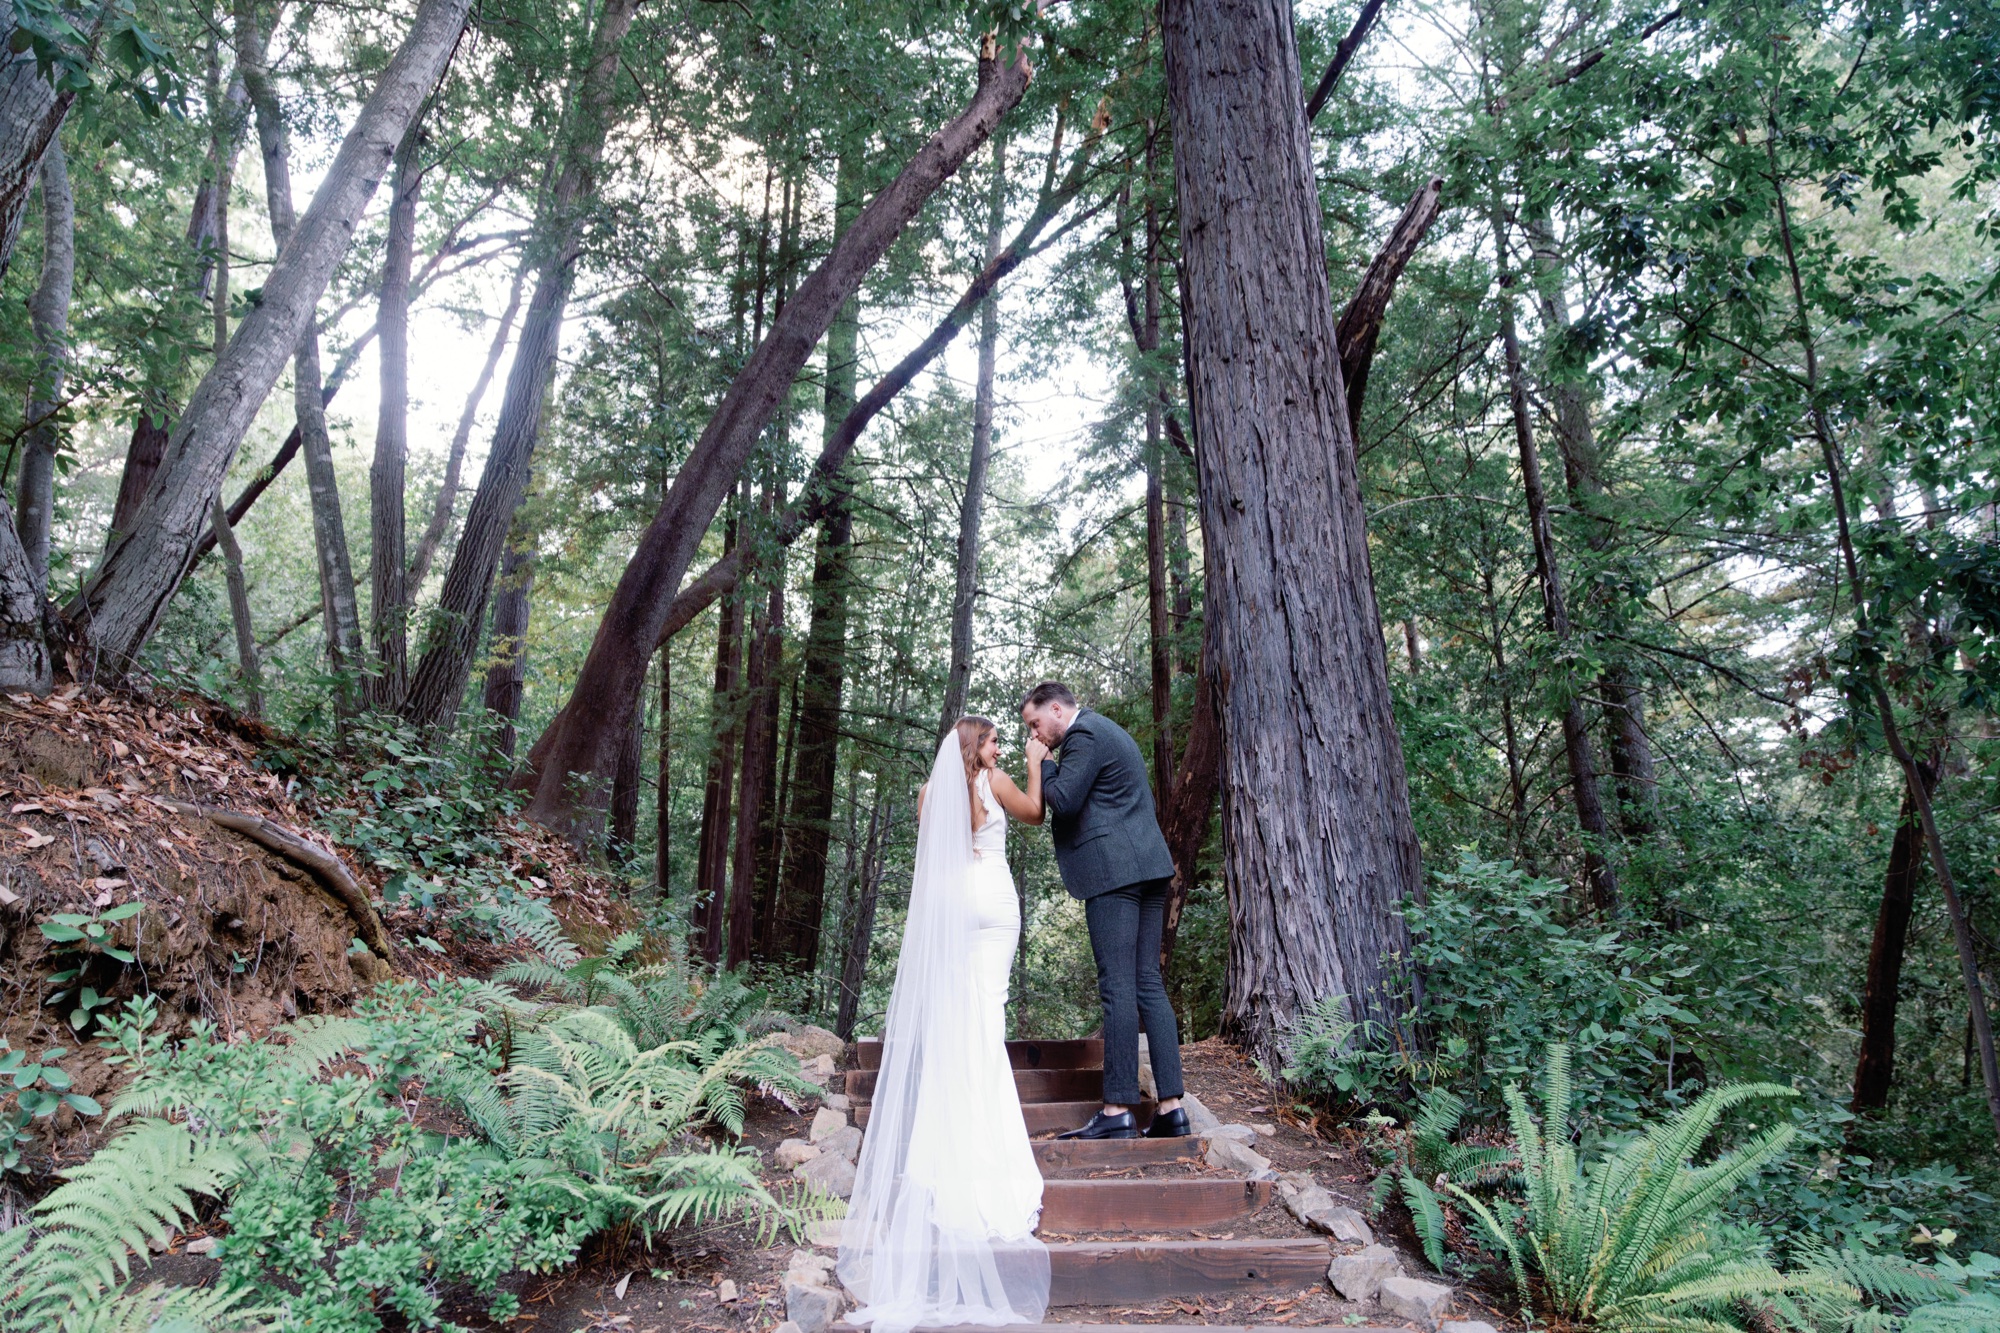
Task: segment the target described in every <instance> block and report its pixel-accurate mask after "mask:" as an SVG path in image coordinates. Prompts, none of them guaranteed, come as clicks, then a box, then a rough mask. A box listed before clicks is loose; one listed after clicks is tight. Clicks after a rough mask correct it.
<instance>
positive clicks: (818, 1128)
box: [806, 1106, 847, 1143]
mask: <svg viewBox="0 0 2000 1333" xmlns="http://www.w3.org/2000/svg"><path fill="white" fill-rule="evenodd" d="M846 1127H847V1117H846V1116H844V1115H842V1114H841V1113H840V1112H838V1111H835V1110H833V1109H831V1108H830V1107H825V1106H822V1107H820V1108H819V1110H817V1111H815V1112H814V1113H813V1122H812V1128H811V1129H809V1130H807V1131H806V1137H807V1138H808V1139H810V1140H812V1141H813V1142H814V1143H818V1142H819V1141H820V1140H821V1139H823V1138H825V1137H826V1136H827V1135H829V1134H831V1133H833V1132H834V1131H835V1130H839V1129H845V1128H846Z"/></svg>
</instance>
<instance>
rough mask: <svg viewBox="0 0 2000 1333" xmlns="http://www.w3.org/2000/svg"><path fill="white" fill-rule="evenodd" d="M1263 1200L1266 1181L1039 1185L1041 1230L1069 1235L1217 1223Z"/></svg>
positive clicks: (1243, 1214) (1253, 1209) (1260, 1204)
mask: <svg viewBox="0 0 2000 1333" xmlns="http://www.w3.org/2000/svg"><path fill="white" fill-rule="evenodd" d="M1156 1141H1157V1140H1156ZM1139 1142H1141V1143H1144V1142H1146V1140H1144V1139H1140V1140H1139ZM1269 1202H1271V1182H1270V1181H1268V1180H1051V1181H1048V1182H1047V1183H1045V1184H1044V1185H1043V1186H1042V1225H1041V1230H1042V1231H1044V1232H1050V1231H1053V1232H1056V1233H1059V1234H1074V1233H1076V1232H1096V1231H1175V1230H1179V1229H1181V1228H1188V1227H1218V1226H1223V1225H1226V1224H1227V1223H1229V1222H1233V1221H1235V1220H1236V1219H1237V1218H1239V1217H1247V1216H1249V1215H1250V1214H1251V1213H1254V1212H1256V1211H1257V1210H1258V1209H1260V1208H1262V1207H1263V1206H1264V1205H1265V1204H1267V1203H1269Z"/></svg>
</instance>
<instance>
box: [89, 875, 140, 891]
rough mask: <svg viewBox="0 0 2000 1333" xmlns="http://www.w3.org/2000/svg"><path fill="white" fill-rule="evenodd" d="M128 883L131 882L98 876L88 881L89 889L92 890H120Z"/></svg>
mask: <svg viewBox="0 0 2000 1333" xmlns="http://www.w3.org/2000/svg"><path fill="white" fill-rule="evenodd" d="M130 882H131V881H130V880H123V879H112V878H110V877H108V876H99V877H98V878H96V879H93V880H92V881H90V887H91V888H93V889H122V888H124V887H125V886H126V885H127V884H128V883H130Z"/></svg>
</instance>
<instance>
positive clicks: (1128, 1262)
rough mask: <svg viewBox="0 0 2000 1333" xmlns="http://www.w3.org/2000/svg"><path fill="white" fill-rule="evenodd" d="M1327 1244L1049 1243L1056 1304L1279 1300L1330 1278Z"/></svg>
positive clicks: (1052, 1302) (1052, 1294)
mask: <svg viewBox="0 0 2000 1333" xmlns="http://www.w3.org/2000/svg"><path fill="white" fill-rule="evenodd" d="M1331 1261H1332V1251H1331V1250H1330V1249H1329V1248H1328V1246H1327V1243H1326V1242H1325V1241H1323V1240H1139V1241H1074V1242H1064V1243H1058V1244H1053V1245H1050V1246H1049V1278H1050V1290H1049V1304H1050V1305H1129V1304H1140V1303H1143V1304H1148V1305H1150V1304H1152V1303H1154V1302H1156V1301H1158V1300H1160V1299H1161V1298H1162V1297H1166V1296H1213V1295H1221V1294H1224V1293H1228V1292H1238V1291H1240V1292H1246V1293H1252V1292H1254V1293H1255V1294H1257V1295H1259V1296H1277V1295H1282V1294H1283V1293H1285V1292H1289V1291H1303V1290H1305V1289H1306V1288H1308V1287H1315V1286H1318V1285H1319V1284H1320V1283H1322V1282H1324V1281H1326V1267H1327V1264H1328V1263H1330V1262H1331Z"/></svg>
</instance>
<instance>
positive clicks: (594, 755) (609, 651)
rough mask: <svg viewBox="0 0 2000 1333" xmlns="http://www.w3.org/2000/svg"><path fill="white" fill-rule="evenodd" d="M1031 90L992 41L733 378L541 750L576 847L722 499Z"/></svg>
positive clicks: (551, 797) (542, 786) (552, 809)
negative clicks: (617, 729) (941, 116)
mask: <svg viewBox="0 0 2000 1333" xmlns="http://www.w3.org/2000/svg"><path fill="white" fill-rule="evenodd" d="M990 41H991V39H990V38H989V43H990ZM1027 84H1028V64H1027V59H1026V57H1025V55H1024V56H1022V57H1020V58H1019V59H1017V60H1016V61H1015V62H1013V63H1012V64H1010V65H1003V64H1002V63H1001V62H1000V60H999V59H998V56H997V51H996V50H995V49H993V48H992V47H991V46H990V45H989V48H988V49H987V50H984V51H982V52H981V59H980V62H979V87H978V91H977V92H976V93H975V94H974V96H973V98H972V102H971V104H970V105H969V106H967V108H966V109H965V110H964V111H963V112H962V113H960V114H959V115H958V116H957V117H956V118H954V119H953V120H952V121H951V123H950V124H948V125H947V126H945V127H944V128H943V129H942V130H940V131H938V133H937V134H935V135H933V136H932V137H931V139H930V141H929V142H928V143H926V144H925V145H924V146H923V147H922V148H921V149H919V150H918V151H917V153H916V155H915V156H914V157H913V158H912V159H911V160H910V162H909V163H908V164H907V165H905V167H904V168H903V170H902V172H901V173H900V174H899V175H898V176H897V177H896V179H895V180H894V181H893V182H892V183H891V184H890V185H889V186H888V187H887V188H885V189H883V190H882V191H881V192H880V193H878V194H877V195H876V196H875V197H874V198H873V199H871V200H869V201H868V203H867V205H866V206H865V207H863V208H862V210H861V212H860V214H859V216H857V217H856V218H855V221H854V225H853V226H851V227H849V228H848V229H847V231H846V232H844V233H843V234H842V235H841V237H840V239H839V240H837V241H836V242H834V245H833V249H832V252H831V253H830V254H828V255H827V257H826V259H825V260H824V261H822V262H821V264H820V265H819V267H818V268H816V269H815V270H814V271H813V272H812V274H811V275H810V276H809V277H807V278H806V280H805V281H804V282H803V283H802V284H801V285H800V287H799V289H798V292H797V294H796V295H795V296H793V297H792V299H791V300H790V301H789V302H787V303H786V305H785V309H784V311H783V312H782V313H781V314H779V316H778V317H777V319H776V320H775V321H774V322H773V324H772V328H771V332H770V335H769V336H768V337H766V338H765V339H763V340H762V341H761V342H760V343H759V344H758V346H757V349H756V350H755V351H754V352H752V353H751V355H750V359H749V360H748V362H746V363H745V365H744V367H743V369H742V371H741V372H739V373H738V374H737V376H736V378H735V380H734V381H733V382H732V383H731V385H730V387H729V391H728V393H727V394H725V395H724V397H723V400H722V403H721V405H720V406H719V407H718V408H717V409H716V411H715V414H714V415H713V416H712V417H710V419H709V422H708V425H707V426H706V427H705V428H704V429H703V431H702V434H701V438H700V439H699V440H698V441H697V442H696V443H695V447H694V449H693V451H692V452H691V453H690V455H689V457H688V461H687V462H686V464H685V465H684V466H683V467H682V468H681V471H680V473H679V475H678V476H677V477H676V478H675V479H674V484H673V486H672V488H671V489H669V490H668V492H667V495H666V497H665V498H664V500H662V502H661V505H660V510H659V513H658V514H657V515H655V516H654V519H653V522H652V523H651V525H650V526H648V528H647V529H646V532H645V533H644V535H643V536H642V537H641V538H640V540H639V547H638V550H637V551H636V552H634V554H633V556H632V560H631V562H630V563H629V564H628V565H627V566H626V568H625V573H624V575H623V576H622V577H621V578H620V579H619V581H618V587H617V590H616V591H615V592H614V593H613V594H612V597H611V603H610V605H609V607H607V608H606V610H605V614H604V619H603V620H602V621H601V622H600V623H599V625H598V628H597V637H596V638H595V640H593V642H592V643H591V647H590V653H589V655H588V656H587V657H586V658H585V659H584V663H583V668H582V670H581V671H580V672H579V673H578V675H577V680H576V686H575V689H574V690H573V691H572V698H575V699H587V700H590V701H591V704H592V707H591V708H590V709H589V710H584V709H578V708H566V709H564V711H563V713H562V714H561V716H560V718H559V719H558V720H557V722H556V723H555V724H553V725H552V727H551V730H553V731H556V732H557V734H556V735H555V736H554V738H553V740H552V742H551V744H550V745H549V746H548V747H547V748H546V750H545V751H544V755H543V758H542V761H541V763H540V765H539V774H538V783H537V787H536V791H535V799H534V802H533V803H532V805H531V806H530V807H529V810H530V813H531V814H532V815H533V817H534V818H535V819H537V820H539V821H540V822H541V823H543V824H544V825H546V826H549V827H552V828H556V829H558V830H560V831H561V832H563V833H564V834H566V835H567V836H568V837H570V838H571V839H572V840H573V841H576V842H578V843H582V844H587V843H588V842H589V841H590V840H591V833H592V831H593V830H594V829H595V827H596V826H597V821H598V819H599V818H600V816H599V814H598V811H600V810H601V809H602V802H603V799H604V795H605V789H606V787H607V786H608V783H607V782H606V779H607V778H608V776H609V771H610V768H611V766H612V763H613V762H614V761H615V758H616V754H615V748H614V746H613V744H612V742H613V740H614V739H615V738H614V736H613V735H612V734H611V733H610V732H608V731H607V730H606V728H605V726H604V718H603V710H610V711H611V712H613V713H618V712H621V711H622V710H623V709H624V708H626V707H628V706H629V705H630V701H631V698H632V696H633V694H634V693H635V692H637V691H638V690H639V689H640V687H641V686H642V685H643V683H644V676H645V665H646V662H647V660H648V659H649V658H650V657H651V656H652V654H653V650H654V648H655V647H657V646H658V644H659V641H660V631H661V629H662V627H663V626H664V625H665V623H666V619H667V613H668V611H669V610H670V608H671V606H672V604H673V600H674V594H675V592H676V591H677V590H678V589H679V586H680V581H681V579H682V577H683V576H685V575H686V573H687V568H688V564H689V562H690V561H691V560H692V559H693V558H694V554H695V552H696V550H698V549H699V546H700V543H701V539H702V535H703V534H704V533H705V532H706V531H707V529H708V525H709V522H710V521H711V520H712V519H713V518H714V517H715V512H716V510H717V508H718V507H719V506H720V505H721V503H722V500H723V497H724V496H725V495H726V494H727V493H728V491H729V487H730V486H731V484H732V483H733V481H734V479H735V478H736V476H737V475H738V474H739V473H740V472H741V471H742V470H743V464H744V462H745V461H746V460H747V459H748V458H749V456H750V451H751V449H752V448H754V447H755V445H756V443H757V440H758V438H759V437H760V436H761V435H762V434H763V431H764V427H765V426H766V425H767V424H768V423H769V422H770V420H771V417H772V416H773V414H774V413H776V411H777V410H778V407H779V405H780V404H781V403H782V402H783V401H784V399H785V397H786V396H787V395H788V394H789V393H790V392H791V386H792V382H793V380H794V379H796V378H797V375H798V372H799V368H800V367H801V366H802V365H804V364H805V361H806V358H807V357H809V356H810V355H811V354H812V349H813V348H814V346H816V345H817V344H818V342H819V340H820V337H821V335H822V334H824V333H825V332H826V330H827V328H828V326H829V325H830V324H832V322H833V318H834V316H835V315H836V314H837V313H839V310H840V307H841V306H842V305H844V304H845V303H846V301H847V299H848V298H849V297H850V296H852V295H853V294H854V292H855V291H856V289H857V288H859V286H860V285H861V280H862V279H863V278H864V277H865V276H866V275H867V273H868V271H869V269H871V268H873V267H874V265H875V261H876V260H877V259H879V258H881V256H882V255H883V253H884V252H886V251H887V250H888V248H889V246H890V244H891V243H892V242H893V241H894V240H895V239H896V237H897V236H898V235H900V234H901V233H902V230H903V228H904V227H905V225H907V224H908V222H909V221H910V219H911V218H913V217H914V216H915V215H916V213H917V211H918V210H919V209H920V208H921V207H922V206H923V204H924V202H925V201H926V200H927V199H929V198H930V196H931V195H932V194H933V193H934V192H935V191H936V190H937V188H938V187H939V186H940V185H942V184H943V183H944V181H945V180H946V179H947V178H948V177H950V175H951V174H952V173H953V172H954V171H956V170H957V169H958V166H959V164H960V163H962V162H963V161H964V160H965V159H966V157H967V156H969V155H970V154H971V153H972V152H973V150H974V149H976V148H977V147H978V146H979V145H980V144H981V143H982V142H984V141H985V139H986V138H987V136H988V135H990V134H991V133H992V132H993V129H994V127H995V126H996V125H997V124H998V123H999V120H1000V117H1001V116H1002V115H1004V114H1005V113H1006V112H1007V111H1008V110H1010V109H1012V107H1013V106H1014V105H1015V104H1016V103H1017V102H1019V101H1020V100H1021V95H1022V94H1023V93H1024V92H1025V91H1026V90H1027Z"/></svg>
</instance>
